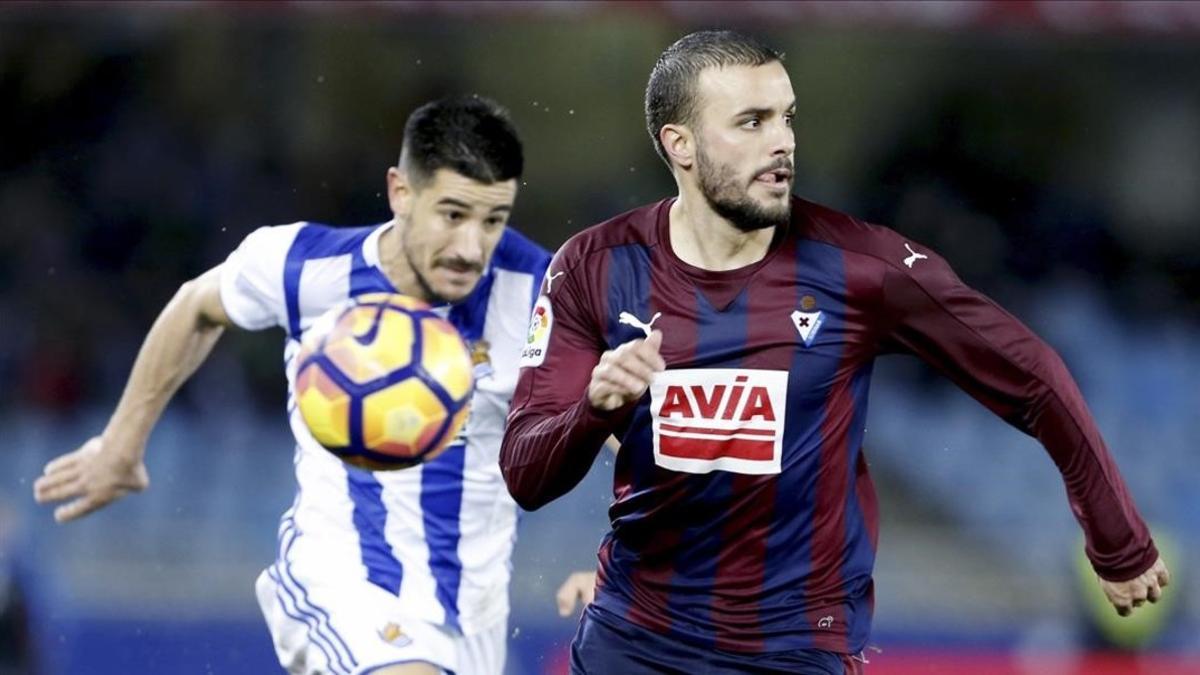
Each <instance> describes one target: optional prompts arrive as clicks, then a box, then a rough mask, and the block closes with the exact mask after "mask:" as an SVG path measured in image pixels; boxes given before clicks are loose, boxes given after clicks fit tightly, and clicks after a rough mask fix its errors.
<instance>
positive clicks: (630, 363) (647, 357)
mask: <svg viewBox="0 0 1200 675" xmlns="http://www.w3.org/2000/svg"><path fill="white" fill-rule="evenodd" d="M661 346H662V333H661V332H659V331H652V332H651V334H650V337H648V338H646V339H644V340H633V341H630V342H627V343H625V344H623V345H621V346H620V347H617V348H616V349H613V350H610V351H607V352H605V353H604V354H603V355H602V356H601V357H600V363H598V364H597V365H596V367H595V368H593V369H592V381H591V383H590V384H589V386H588V395H589V398H591V401H592V405H594V406H596V407H599V408H602V409H604V410H615V409H617V408H619V407H621V406H622V405H624V404H626V403H628V402H629V401H633V400H636V399H638V398H640V397H641V396H642V394H644V393H645V392H646V389H648V388H649V387H650V383H651V381H652V380H653V379H654V375H655V374H656V373H659V372H661V371H663V370H664V369H665V368H666V362H665V361H664V360H663V358H662V355H661V354H659V348H660V347H661Z"/></svg>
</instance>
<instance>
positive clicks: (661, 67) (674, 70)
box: [646, 30, 783, 166]
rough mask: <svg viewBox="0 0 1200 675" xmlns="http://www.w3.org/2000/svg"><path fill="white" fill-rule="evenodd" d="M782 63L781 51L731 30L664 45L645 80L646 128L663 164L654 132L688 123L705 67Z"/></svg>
mask: <svg viewBox="0 0 1200 675" xmlns="http://www.w3.org/2000/svg"><path fill="white" fill-rule="evenodd" d="M776 61H779V62H782V61H783V53H782V52H778V51H776V50H774V49H771V48H770V47H768V46H766V45H764V44H763V43H761V42H759V41H758V40H756V39H754V38H752V37H750V36H748V35H743V34H742V33H738V32H735V31H731V30H703V31H699V32H696V33H692V34H690V35H685V36H683V37H681V38H679V40H677V41H676V42H675V44H673V45H671V46H670V47H667V50H666V51H664V52H663V53H662V54H661V55H660V56H659V57H658V61H656V62H655V64H654V69H653V70H651V71H650V81H649V82H647V83H646V130H647V131H649V132H650V138H651V139H652V140H653V141H654V149H655V150H657V151H658V155H659V156H660V157H662V158H663V161H664V162H666V163H667V166H671V160H670V159H668V158H667V150H666V148H664V147H663V144H662V140H661V139H660V138H659V137H658V132H659V131H661V130H662V128H663V127H664V126H666V125H668V124H688V123H690V122H692V121H693V120H694V119H695V115H696V80H697V78H699V76H700V73H701V71H703V70H704V69H705V68H725V67H728V66H763V65H766V64H768V63H772V62H776Z"/></svg>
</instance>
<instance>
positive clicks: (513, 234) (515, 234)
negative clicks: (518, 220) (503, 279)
mask: <svg viewBox="0 0 1200 675" xmlns="http://www.w3.org/2000/svg"><path fill="white" fill-rule="evenodd" d="M549 264H550V251H548V250H546V249H545V248H544V247H542V246H541V245H540V244H538V243H537V242H535V241H533V240H532V239H530V238H529V237H527V236H525V235H524V234H522V233H521V232H520V231H518V230H516V229H514V228H512V227H506V228H505V229H504V234H503V235H501V236H500V241H499V243H497V244H496V250H495V251H494V252H493V253H492V266H493V267H495V268H496V269H501V270H505V271H508V272H520V273H524V274H532V275H534V276H538V277H540V276H541V275H542V274H543V273H544V272H545V271H546V266H547V265H549Z"/></svg>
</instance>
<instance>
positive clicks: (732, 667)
mask: <svg viewBox="0 0 1200 675" xmlns="http://www.w3.org/2000/svg"><path fill="white" fill-rule="evenodd" d="M862 672H863V668H862V662H861V661H860V660H857V659H855V658H853V657H852V656H851V655H849V654H837V653H835V652H828V651H825V650H822V649H802V650H798V651H792V652H775V653H769V654H738V653H736V652H727V651H720V650H715V649H705V648H702V647H696V646H693V645H690V644H687V643H686V642H682V641H680V640H677V639H674V638H670V637H667V636H664V635H659V634H658V633H655V632H654V631H651V630H647V629H645V628H642V627H641V626H636V625H634V624H632V623H630V622H628V621H626V620H624V619H622V618H620V617H616V616H613V615H612V614H610V613H608V612H605V611H604V610H599V609H595V608H593V607H591V606H588V607H587V608H586V609H585V610H584V612H583V618H581V619H580V621H579V630H578V631H577V632H576V633H575V640H574V641H572V642H571V675H614V674H615V673H620V674H621V675H735V674H738V673H755V674H759V673H762V674H768V673H777V674H779V675H783V674H785V673H786V674H787V675H861V673H862Z"/></svg>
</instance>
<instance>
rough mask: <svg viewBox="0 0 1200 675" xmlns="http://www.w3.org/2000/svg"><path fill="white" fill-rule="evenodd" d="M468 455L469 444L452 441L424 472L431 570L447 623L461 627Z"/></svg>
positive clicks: (423, 505) (423, 500)
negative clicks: (461, 551) (460, 547)
mask: <svg viewBox="0 0 1200 675" xmlns="http://www.w3.org/2000/svg"><path fill="white" fill-rule="evenodd" d="M466 457H467V448H466V446H465V445H462V444H456V445H452V446H450V447H449V448H447V449H446V451H445V452H443V453H442V454H441V455H440V456H438V458H437V459H435V460H434V461H432V462H430V463H428V464H426V465H425V466H424V468H423V469H422V472H421V514H422V518H423V522H424V526H425V544H426V545H427V546H428V547H429V570H430V572H432V574H433V578H434V581H435V582H436V586H437V588H436V591H435V593H436V595H437V599H438V603H440V604H441V606H442V609H444V610H445V611H446V624H447V625H449V626H452V627H454V628H456V629H458V628H459V624H458V589H459V586H460V584H461V582H462V560H461V559H460V558H459V555H458V542H459V540H460V539H461V538H462V529H461V527H460V526H459V522H460V521H459V517H460V515H461V510H462V494H463V465H464V464H465V462H466Z"/></svg>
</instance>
